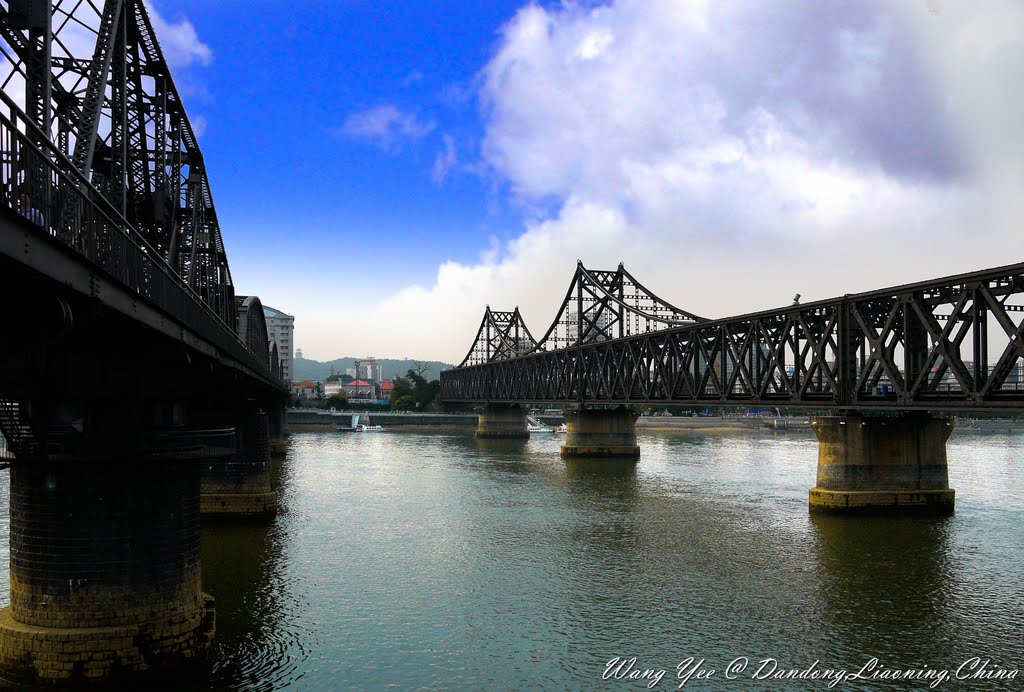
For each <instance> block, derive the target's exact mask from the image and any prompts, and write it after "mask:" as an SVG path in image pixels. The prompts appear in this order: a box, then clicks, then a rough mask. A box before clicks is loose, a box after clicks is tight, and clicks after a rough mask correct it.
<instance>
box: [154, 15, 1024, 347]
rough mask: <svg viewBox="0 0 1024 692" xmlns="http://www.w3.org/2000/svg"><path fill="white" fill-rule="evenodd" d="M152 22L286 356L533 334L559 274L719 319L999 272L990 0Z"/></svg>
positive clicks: (1001, 76)
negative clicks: (290, 327) (508, 316)
mask: <svg viewBox="0 0 1024 692" xmlns="http://www.w3.org/2000/svg"><path fill="white" fill-rule="evenodd" d="M150 7H151V9H152V10H154V12H155V23H156V25H157V35H158V36H159V37H160V41H161V45H162V47H163V49H164V51H165V52H166V53H167V55H168V60H169V62H170V63H171V66H172V69H173V70H174V75H175V79H176V81H177V82H178V84H179V88H180V89H181V91H182V93H183V97H184V99H185V101H186V107H187V109H188V112H189V114H190V117H191V118H192V120H193V122H194V124H195V126H196V129H197V131H199V132H200V133H201V146H202V148H203V151H204V154H205V157H206V161H207V165H208V170H209V175H210V177H211V183H212V186H213V192H214V195H215V199H216V202H217V209H218V215H219V218H220V221H221V226H222V230H223V234H224V238H225V243H226V245H227V250H228V256H229V260H230V263H231V268H232V274H233V277H234V280H235V286H236V290H237V291H238V293H239V294H256V295H259V296H260V297H261V299H262V300H263V301H264V302H265V303H268V304H271V305H274V306H275V307H276V308H278V309H281V310H283V311H284V312H286V313H288V314H291V315H295V317H296V320H295V329H296V333H295V345H296V346H298V347H301V348H302V350H303V352H304V354H305V355H306V357H309V358H314V359H318V360H330V359H332V358H335V357H338V356H342V355H359V354H368V353H372V354H374V355H376V356H378V357H403V356H406V355H409V356H413V357H418V358H425V359H437V360H444V361H448V362H458V361H460V360H461V359H462V356H463V355H465V351H466V349H468V347H469V346H470V343H471V341H472V338H473V336H474V334H475V331H476V327H477V326H478V324H479V320H480V316H481V315H482V313H483V310H484V306H485V305H488V304H489V305H491V306H492V308H496V309H511V308H512V307H514V306H516V305H518V306H519V307H520V310H521V312H522V313H523V315H524V317H525V319H526V322H527V324H528V325H529V327H530V328H531V330H532V331H533V332H534V333H535V334H538V333H543V332H544V331H545V330H546V328H547V326H548V324H549V322H550V320H551V319H553V318H554V311H555V308H556V307H557V306H558V304H559V303H560V301H561V298H562V295H563V294H564V291H565V288H566V286H567V285H568V282H569V279H570V278H571V276H572V273H573V271H574V269H575V262H576V260H577V259H580V260H582V261H583V262H584V264H586V265H587V266H588V267H596V268H614V267H615V266H616V265H617V264H618V263H619V262H620V261H622V262H624V263H625V264H626V266H627V267H628V268H629V269H630V271H631V272H632V273H633V274H634V275H635V276H636V277H637V278H638V279H640V280H641V281H643V282H644V283H645V284H646V285H647V286H648V287H649V288H651V289H652V290H653V291H654V292H655V293H657V294H659V295H660V296H662V297H663V298H665V299H666V300H669V301H671V302H673V303H675V304H676V305H679V306H680V307H682V308H684V309H687V310H692V311H693V312H695V313H697V314H701V315H705V316H712V317H724V316H729V315H733V314H739V313H743V312H750V311H753V310H759V309H766V308H771V307H775V306H778V305H784V304H788V303H789V302H790V301H791V299H792V296H793V295H794V294H795V293H801V294H802V296H803V300H804V301H811V300H815V299H824V298H829V297H832V296H834V295H838V294H843V293H852V292H856V291H862V290H868V289H872V288H881V287H884V286H889V285H895V284H900V283H906V282H908V281H914V280H920V279H927V278H932V277H937V276H942V275H946V274H952V273H960V272H966V271H970V270H976V269H981V268H984V267H988V266H995V265H999V264H1007V263H1010V262H1013V261H1016V260H1017V259H1018V258H1019V257H1020V251H1021V249H1022V242H1021V240H1020V235H1019V232H1018V231H1017V229H1016V226H1015V223H1016V219H1018V218H1020V215H1021V211H1022V209H1021V207H1022V206H1024V203H1022V202H1021V201H1020V199H1019V197H1020V196H1019V194H1016V191H1017V190H1019V189H1020V183H1021V181H1022V180H1024V165H1022V159H1024V157H1022V152H1024V146H1022V142H1021V137H1020V135H1018V134H1017V132H1016V123H1019V122H1020V117H1021V115H1022V102H1021V101H1022V100H1021V97H1020V96H1019V95H1018V94H1016V93H1015V92H1014V90H1012V89H1006V88H1005V86H1006V85H1008V84H1013V83H1017V82H1019V77H1020V76H1021V75H1020V72H1021V65H1022V63H1024V61H1022V60H1021V59H1020V56H1021V55H1024V52H1022V51H1024V41H1022V39H1021V37H1020V32H1019V28H1020V27H1021V26H1022V25H1024V16H1022V15H1024V10H1022V9H1021V8H1019V7H1017V6H1016V5H1014V4H1013V3H1011V2H1003V3H989V4H986V5H985V6H984V7H982V8H975V7H961V6H957V5H953V4H952V3H945V2H940V1H938V0H935V1H932V2H921V3H919V4H909V3H908V4H906V5H904V6H901V7H900V8H895V7H893V6H887V5H886V6H883V5H882V4H881V3H868V2H861V3H852V4H845V5H841V6H839V5H825V4H821V3H816V2H788V3H775V4H772V5H771V6H767V7H754V6H742V7H729V6H722V5H717V4H709V3H687V4H683V3H678V2H643V3H640V2H608V3H601V4H594V3H577V4H569V5H562V4H559V3H542V4H524V3H519V2H500V3H488V4H487V5H486V7H472V8H470V7H463V6H462V5H459V4H452V5H447V4H443V3H419V4H416V5H415V6H414V7H410V6H406V5H405V4H399V3H393V4H388V5H379V4H378V5H375V6H374V7H366V6H363V5H361V4H358V3H348V2H346V3H337V4H332V5H330V6H326V5H325V6H322V7H317V8H316V11H315V12H313V11H310V12H309V13H308V14H304V15H302V14H299V15H296V14H290V15H285V14H283V12H284V10H286V9H287V8H288V6H286V5H285V4H283V3H275V2H270V3H265V4H263V5H260V6H249V5H247V4H246V5H243V4H242V3H238V2H224V3H215V4H207V5H202V6H196V5H194V4H191V3H186V2H183V1H179V0H175V1H171V0H160V1H159V2H152V3H150ZM243 9H244V12H243ZM1015 79H1016V82H1015V81H1014V80H1015ZM968 237H970V238H971V239H972V240H973V246H972V247H973V248H974V249H973V250H972V253H971V255H970V256H964V254H963V253H961V252H958V250H957V246H958V243H961V242H963V241H965V240H966V239H967V238H968Z"/></svg>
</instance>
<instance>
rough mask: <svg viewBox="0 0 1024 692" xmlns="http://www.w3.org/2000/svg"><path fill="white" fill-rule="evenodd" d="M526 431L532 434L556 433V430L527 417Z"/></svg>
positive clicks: (531, 417)
mask: <svg viewBox="0 0 1024 692" xmlns="http://www.w3.org/2000/svg"><path fill="white" fill-rule="evenodd" d="M526 430H527V431H528V432H531V433H549V432H554V428H551V427H548V426H547V425H544V424H543V423H541V422H540V421H539V420H537V419H536V418H534V417H533V416H527V417H526Z"/></svg>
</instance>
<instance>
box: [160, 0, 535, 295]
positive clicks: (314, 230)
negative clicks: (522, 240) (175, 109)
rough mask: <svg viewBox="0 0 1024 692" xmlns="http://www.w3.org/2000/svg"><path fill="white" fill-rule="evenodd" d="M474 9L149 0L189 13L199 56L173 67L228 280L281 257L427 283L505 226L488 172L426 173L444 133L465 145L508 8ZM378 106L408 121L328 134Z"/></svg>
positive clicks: (369, 277) (509, 221)
mask: <svg viewBox="0 0 1024 692" xmlns="http://www.w3.org/2000/svg"><path fill="white" fill-rule="evenodd" d="M479 5H480V7H474V8H472V11H471V12H467V7H468V4H463V3H449V4H448V5H447V6H442V5H435V4H432V3H429V2H428V3H405V2H401V3H399V2H395V3H366V2H333V3H328V2H324V3H302V4H299V5H296V4H295V3H285V2H267V3H241V2H217V3H194V2H170V1H168V0H163V1H161V2H159V3H158V4H156V7H157V10H158V11H159V12H161V14H162V15H164V16H165V18H166V19H167V20H169V21H171V22H175V21H181V20H182V19H187V20H188V21H189V22H191V24H192V25H193V26H194V27H195V28H196V32H197V34H198V38H199V40H201V41H202V42H203V43H204V44H205V45H207V46H208V47H209V48H210V52H211V54H212V57H211V59H210V60H209V61H208V62H207V63H206V64H202V63H199V62H197V63H193V64H192V65H191V66H190V67H189V68H188V69H181V70H178V71H176V75H178V73H179V72H180V75H178V76H177V79H178V81H179V82H182V86H181V88H182V91H183V92H184V93H185V98H186V99H187V105H188V109H189V112H190V113H191V114H193V117H200V118H202V122H203V123H204V126H203V130H204V131H203V138H202V147H203V152H204V155H205V156H206V158H207V160H208V165H209V166H210V168H211V171H212V174H213V175H214V176H215V183H214V184H215V194H216V200H217V208H218V213H219V214H220V217H221V219H222V223H223V225H224V228H225V235H226V236H228V239H229V242H230V241H232V240H234V242H231V244H230V246H229V250H230V258H231V261H232V265H233V267H236V268H237V269H236V271H237V272H238V273H239V274H240V276H239V277H238V278H240V279H241V278H243V277H245V276H246V274H247V273H248V272H249V271H250V267H251V268H252V269H259V270H262V269H268V270H269V269H276V268H277V267H280V266H282V265H283V267H284V268H286V269H287V270H288V272H289V273H292V272H295V273H300V272H301V273H306V274H308V273H309V272H310V271H324V272H329V271H334V272H340V271H344V272H345V273H346V274H348V275H349V276H351V277H352V279H353V280H361V281H368V282H372V283H378V282H379V283H382V284H384V285H393V282H394V277H395V276H396V275H397V276H401V277H403V279H404V280H410V279H411V280H418V281H420V280H421V281H429V280H430V279H431V278H432V274H433V271H434V270H435V269H436V265H437V264H439V263H440V262H441V261H443V260H445V259H450V258H454V259H460V260H461V259H472V258H474V257H475V256H476V254H477V253H478V252H479V249H480V246H481V245H483V246H486V245H487V243H488V237H489V236H490V235H495V236H497V237H499V238H500V237H504V236H507V235H508V234H509V233H511V232H513V231H514V229H515V227H516V225H515V224H516V217H515V216H514V215H511V214H510V213H509V210H508V206H507V205H506V204H504V203H503V202H502V198H501V196H500V195H499V194H497V193H496V192H495V191H493V190H492V189H491V188H492V183H491V182H490V181H487V180H485V179H484V178H482V177H481V176H479V175H476V174H473V173H467V172H463V171H458V170H452V171H449V172H448V173H447V175H445V176H444V179H443V180H441V173H440V172H438V173H437V174H436V175H434V174H433V167H434V162H435V160H436V159H437V157H438V155H439V154H443V153H444V152H445V151H446V148H445V147H446V145H445V137H446V136H447V137H449V138H450V141H452V142H453V145H454V146H455V147H457V150H456V151H458V150H459V149H463V148H469V147H474V146H477V142H478V141H479V139H480V137H481V134H482V130H481V125H480V119H479V117H478V115H477V104H476V101H475V98H474V96H473V88H474V87H473V83H474V80H475V79H476V73H477V72H478V71H479V69H480V66H481V65H483V64H484V63H485V62H486V60H487V57H488V54H489V53H490V52H491V51H492V50H493V47H494V45H495V43H496V41H497V32H498V29H499V28H500V27H501V25H502V23H503V22H505V21H507V19H508V18H509V16H510V15H511V14H512V13H513V12H514V11H515V9H516V6H515V4H514V3H501V2H494V3H490V2H489V3H480V4H479ZM297 8H299V9H297ZM386 107H392V108H395V109H397V110H399V111H400V112H401V113H402V114H403V115H406V116H408V117H409V118H411V119H412V121H413V122H414V123H415V125H414V127H415V128H416V129H414V131H413V132H412V133H404V134H403V133H402V132H397V133H396V134H395V136H394V137H391V138H384V137H374V136H371V135H369V134H367V135H366V136H359V135H358V134H346V132H345V131H344V125H345V123H346V121H347V120H348V119H349V118H350V117H351V116H353V115H354V114H359V113H362V112H366V111H372V110H373V109H381V108H386ZM397 127H398V126H396V129H397ZM243 229H244V230H243ZM271 248H272V250H271ZM388 275H391V278H385V277H387V276H388ZM242 288H245V287H242ZM282 308H283V309H285V310H287V309H288V307H287V306H282ZM293 310H294V308H293Z"/></svg>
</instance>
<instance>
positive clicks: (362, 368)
mask: <svg viewBox="0 0 1024 692" xmlns="http://www.w3.org/2000/svg"><path fill="white" fill-rule="evenodd" d="M355 376H356V377H358V378H359V379H361V380H366V381H368V382H371V383H375V382H380V381H381V380H382V379H384V378H383V377H381V366H380V364H379V363H378V362H377V359H376V358H370V357H367V358H363V359H361V360H357V361H356V374H355Z"/></svg>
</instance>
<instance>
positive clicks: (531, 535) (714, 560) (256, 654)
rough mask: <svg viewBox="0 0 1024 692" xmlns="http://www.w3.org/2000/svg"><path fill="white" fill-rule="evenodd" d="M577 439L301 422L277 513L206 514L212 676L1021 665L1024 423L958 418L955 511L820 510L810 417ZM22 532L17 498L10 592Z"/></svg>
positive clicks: (589, 676)
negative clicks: (328, 430)
mask: <svg viewBox="0 0 1024 692" xmlns="http://www.w3.org/2000/svg"><path fill="white" fill-rule="evenodd" d="M559 442H560V440H559V439H558V438H557V437H555V436H552V435H548V436H539V435H535V436H533V438H531V439H530V440H529V441H528V442H518V443H508V442H499V441H477V440H475V439H474V438H473V437H472V435H471V434H458V435H452V434H418V433H390V432H389V433H381V434H373V435H370V434H367V435H354V434H347V435H341V434H312V433H308V434H295V435H293V436H292V438H291V444H290V449H289V452H288V456H287V458H286V459H284V460H283V461H281V462H280V463H277V464H276V465H275V474H276V481H277V483H278V485H279V488H278V489H279V493H280V514H279V516H278V517H277V519H276V520H275V521H274V522H272V523H270V524H268V525H256V526H213V527H206V528H204V529H203V575H204V588H205V590H207V591H209V592H210V593H212V594H214V596H215V597H216V599H217V642H216V655H215V663H214V665H213V668H212V671H211V673H210V679H209V680H208V681H204V682H203V683H202V684H203V686H209V687H211V688H214V689H242V690H265V689H279V688H285V687H291V688H294V689H310V690H323V689H341V688H360V689H381V688H385V687H395V688H400V689H410V688H411V689H436V688H447V689H475V690H482V689H521V688H527V687H530V688H547V689H644V688H645V687H646V686H647V685H648V684H650V683H653V682H654V680H652V677H648V678H646V679H644V680H641V681H637V680H632V681H631V680H629V679H628V678H623V679H619V680H615V679H603V677H606V676H607V675H608V674H609V673H611V672H614V669H613V670H612V671H609V669H608V665H607V664H608V662H609V661H611V660H613V659H616V658H620V659H632V658H633V657H636V663H635V664H633V665H632V668H630V667H629V665H628V664H626V665H623V666H622V667H620V668H618V671H619V673H620V674H623V675H624V674H625V673H626V672H627V671H629V670H632V671H634V672H636V673H640V672H642V671H644V670H647V671H650V672H649V674H648V675H649V676H654V675H656V674H657V672H658V671H663V675H664V677H662V678H661V679H660V681H659V682H658V683H657V684H656V685H655V687H657V688H658V689H675V688H676V687H678V686H679V684H680V683H681V682H683V680H681V679H680V678H679V674H680V673H679V666H680V664H683V666H682V675H684V676H685V675H686V673H687V671H689V672H691V673H692V676H691V677H690V678H688V680H687V681H686V682H685V689H748V690H763V689H827V688H828V684H829V682H830V681H831V679H824V678H819V679H816V680H815V679H807V678H809V677H810V675H809V674H808V675H805V679H803V680H801V679H788V680H776V679H771V678H768V679H756V676H757V675H762V676H764V675H767V674H768V673H770V672H771V671H773V670H774V671H776V672H777V673H779V674H782V673H783V672H785V671H793V673H792V674H795V673H796V672H799V671H808V669H810V670H811V671H812V672H821V671H824V670H846V671H848V672H850V673H852V672H854V671H859V670H861V669H863V668H864V667H865V666H871V665H874V666H875V667H874V669H873V670H874V672H875V675H876V677H875V678H869V677H865V678H864V679H860V680H855V679H846V680H844V681H843V682H840V683H839V684H837V685H836V686H835V688H834V689H928V686H929V683H930V682H931V681H932V680H933V679H934V678H933V679H932V680H928V681H920V680H918V681H907V680H903V681H901V682H898V683H893V682H888V681H884V680H881V679H880V678H879V677H878V676H880V675H884V674H887V673H888V674H893V673H896V672H907V671H911V670H917V671H922V670H931V671H932V674H933V675H934V674H938V672H939V671H948V674H949V675H950V676H951V677H952V676H955V675H956V674H957V671H958V670H959V671H960V674H961V675H968V674H973V673H976V672H978V671H979V670H982V671H988V672H990V673H991V672H992V671H999V670H1003V671H1004V672H1005V671H1008V670H1014V669H1021V670H1022V673H1024V461H1022V456H1024V455H1022V450H1021V448H1022V443H1024V436H1022V435H984V436H982V435H974V436H971V435H966V434H956V433H954V436H953V438H951V440H950V442H949V447H948V454H949V464H950V484H951V486H953V487H954V488H956V490H957V498H956V515H955V516H953V517H950V518H948V519H879V518H863V519H854V518H835V517H818V516H811V515H809V514H808V511H807V489H808V488H809V487H810V486H811V485H813V484H814V477H815V462H816V455H817V442H816V441H815V440H814V438H813V436H811V435H808V434H806V433H798V432H790V433H786V434H771V433H748V434H737V435H728V436H726V435H718V436H707V437H703V436H696V435H682V434H678V433H671V432H651V433H642V434H641V435H640V445H641V448H642V450H643V451H642V455H643V456H642V458H641V460H640V462H639V464H637V465H636V466H631V465H627V466H617V467H611V468H607V467H601V466H598V467H594V466H588V465H568V464H566V463H565V462H563V461H562V460H561V459H560V458H559V456H558V444H559ZM7 483H8V477H7V474H2V476H0V486H3V487H0V493H2V495H0V496H2V497H4V498H6V497H7V488H6V485H7ZM7 550H8V538H7V517H6V513H4V516H3V517H2V518H0V560H2V562H0V564H2V567H0V580H2V582H3V584H4V586H6V583H7V573H6V569H7V565H6V562H7V555H6V553H7ZM6 602H7V594H6V591H4V592H3V593H0V604H5V603H6ZM691 657H692V658H693V661H692V662H689V663H688V662H687V661H688V660H689V659H691ZM975 657H977V658H978V659H979V660H978V661H975V660H974V659H975ZM702 659H703V664H699V661H701V660H702ZM744 659H746V661H747V663H746V665H745V666H744V663H743V661H744ZM765 659H772V661H774V662H772V661H769V662H767V663H762V661H763V660H765ZM872 659H877V664H872V663H871V661H872ZM985 661H988V663H987V664H985V663H984V662H985ZM733 662H735V663H733ZM816 662H817V663H816ZM730 664H733V665H734V666H735V669H734V670H733V672H732V673H731V676H732V677H734V678H735V680H733V681H729V680H727V678H726V670H725V669H726V667H727V666H729V665H730ZM697 670H699V671H700V674H703V675H705V676H708V677H706V678H705V679H703V680H701V679H698V673H697V672H696V671H697ZM709 671H713V672H709ZM864 675H865V676H867V675H869V673H868V672H867V671H865V672H864ZM938 688H939V689H964V688H970V689H1022V688H1024V678H1022V676H1021V674H1018V676H1017V679H1015V680H995V679H988V680H983V681H979V680H975V681H973V682H971V681H964V680H959V681H958V680H955V679H950V680H948V681H946V682H944V683H941V684H939V685H938Z"/></svg>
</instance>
